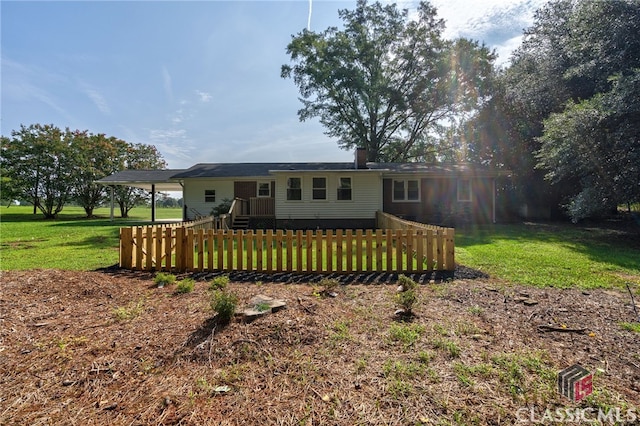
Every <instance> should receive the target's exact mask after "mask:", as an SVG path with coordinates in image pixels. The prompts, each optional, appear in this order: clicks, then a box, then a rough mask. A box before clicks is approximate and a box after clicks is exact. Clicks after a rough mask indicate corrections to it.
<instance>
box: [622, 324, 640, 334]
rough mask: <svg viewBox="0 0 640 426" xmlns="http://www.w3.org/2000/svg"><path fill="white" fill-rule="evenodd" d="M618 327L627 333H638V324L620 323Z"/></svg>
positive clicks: (639, 325) (639, 329)
mask: <svg viewBox="0 0 640 426" xmlns="http://www.w3.org/2000/svg"><path fill="white" fill-rule="evenodd" d="M620 327H622V328H623V329H625V330H627V331H633V332H635V333H640V322H621V323H620Z"/></svg>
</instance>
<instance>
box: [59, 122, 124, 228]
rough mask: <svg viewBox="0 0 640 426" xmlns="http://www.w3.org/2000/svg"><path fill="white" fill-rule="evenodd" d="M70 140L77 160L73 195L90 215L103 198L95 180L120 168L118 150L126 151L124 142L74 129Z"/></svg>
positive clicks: (101, 188)
mask: <svg viewBox="0 0 640 426" xmlns="http://www.w3.org/2000/svg"><path fill="white" fill-rule="evenodd" d="M72 141H73V142H72V149H73V151H74V154H75V163H76V167H75V169H74V174H73V176H74V184H73V188H74V190H73V198H74V200H75V201H76V202H77V203H78V205H80V206H81V207H82V208H84V211H85V213H86V214H87V217H92V216H93V210H94V209H95V208H96V207H98V206H99V205H100V204H101V203H103V202H104V201H105V199H106V191H105V187H104V186H103V185H100V184H97V183H96V181H97V180H98V179H101V178H103V177H105V176H108V175H110V174H112V173H115V172H117V171H118V170H121V169H122V168H123V165H124V159H123V158H122V157H121V156H119V155H118V153H119V152H123V151H124V150H125V148H126V146H127V143H126V142H124V141H122V140H120V139H117V138H115V137H107V136H106V135H104V134H91V133H88V132H87V131H79V130H77V131H75V132H73V138H72Z"/></svg>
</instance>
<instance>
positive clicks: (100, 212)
mask: <svg viewBox="0 0 640 426" xmlns="http://www.w3.org/2000/svg"><path fill="white" fill-rule="evenodd" d="M94 214H95V215H96V216H98V217H97V218H95V219H87V218H86V217H84V215H85V214H84V210H83V209H82V208H80V207H65V208H64V210H63V211H62V212H61V213H60V214H59V217H58V219H56V220H45V219H43V217H42V214H36V215H34V214H33V207H30V206H11V207H9V208H7V207H6V206H3V207H0V245H1V247H2V254H1V255H0V269H2V270H19V269H36V268H55V269H66V270H85V271H86V270H94V269H98V268H104V267H107V266H111V265H114V264H116V263H118V244H119V243H118V241H119V230H120V227H121V226H134V225H138V224H143V223H148V222H149V220H150V218H151V209H150V208H145V207H136V208H134V209H132V210H131V211H130V212H129V216H130V218H129V219H121V218H118V217H116V218H115V220H114V221H113V222H111V220H110V219H109V215H110V210H109V208H107V207H104V208H99V209H96V210H95V211H94ZM181 216H182V210H181V209H180V208H176V209H165V208H158V209H156V217H157V219H158V220H163V219H171V218H179V217H181Z"/></svg>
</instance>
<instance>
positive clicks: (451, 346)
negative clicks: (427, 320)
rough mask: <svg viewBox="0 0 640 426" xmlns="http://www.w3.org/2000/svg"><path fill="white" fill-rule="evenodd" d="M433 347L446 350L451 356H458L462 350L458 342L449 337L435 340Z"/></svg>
mask: <svg viewBox="0 0 640 426" xmlns="http://www.w3.org/2000/svg"><path fill="white" fill-rule="evenodd" d="M433 347H434V348H436V349H440V350H442V351H444V352H445V353H446V354H447V355H448V356H449V357H450V358H457V357H459V356H460V353H461V352H462V350H461V349H460V346H458V344H457V343H456V342H454V341H453V340H449V339H440V338H438V339H435V340H434V341H433Z"/></svg>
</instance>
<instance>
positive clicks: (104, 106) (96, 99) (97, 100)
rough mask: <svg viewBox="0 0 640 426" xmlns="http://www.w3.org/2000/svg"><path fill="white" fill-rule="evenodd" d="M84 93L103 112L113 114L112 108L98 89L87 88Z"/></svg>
mask: <svg viewBox="0 0 640 426" xmlns="http://www.w3.org/2000/svg"><path fill="white" fill-rule="evenodd" d="M84 93H85V94H86V95H87V96H88V97H89V98H90V99H91V100H92V101H93V103H94V104H95V106H96V107H97V108H98V109H99V110H100V112H102V113H103V114H111V108H109V104H108V103H107V101H106V99H105V98H104V96H102V95H101V94H100V93H99V92H98V91H97V90H95V89H90V88H86V89H84Z"/></svg>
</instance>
